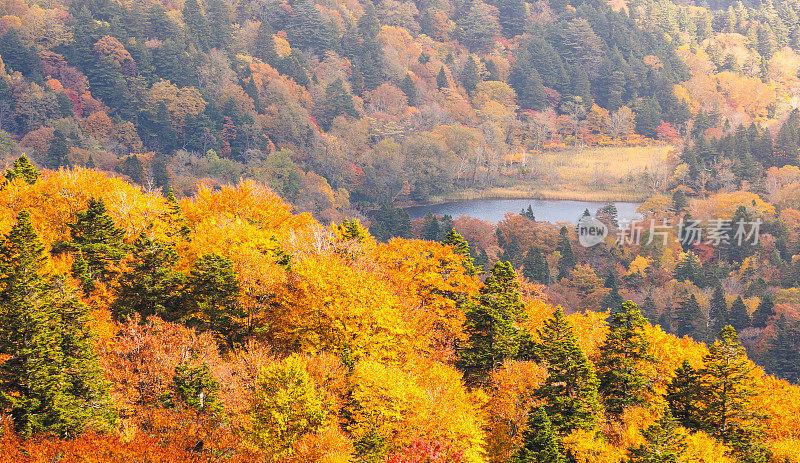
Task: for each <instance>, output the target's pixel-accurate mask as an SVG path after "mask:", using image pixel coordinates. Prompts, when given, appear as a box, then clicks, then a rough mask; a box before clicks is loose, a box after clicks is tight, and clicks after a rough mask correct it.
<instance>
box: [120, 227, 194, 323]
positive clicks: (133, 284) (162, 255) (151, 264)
mask: <svg viewBox="0 0 800 463" xmlns="http://www.w3.org/2000/svg"><path fill="white" fill-rule="evenodd" d="M177 262H178V254H177V253H176V252H175V249H174V247H173V246H172V245H170V244H169V243H165V242H163V241H160V240H157V239H151V238H149V237H147V236H146V235H144V234H142V235H140V236H139V238H138V239H137V240H136V241H135V242H134V243H133V253H132V255H131V262H130V267H129V269H128V270H127V271H126V272H124V273H123V274H122V275H120V277H119V290H118V292H117V297H116V299H115V301H114V303H113V304H112V306H111V311H112V313H113V314H114V316H115V317H116V318H117V319H118V320H124V319H125V318H127V317H130V316H132V315H133V314H136V313H138V314H139V315H140V316H141V317H142V319H143V320H144V319H145V318H147V317H149V316H151V315H158V316H160V317H161V318H164V319H167V320H170V319H174V318H175V317H176V316H177V312H178V311H179V310H180V305H181V289H182V285H183V282H184V279H185V278H184V275H183V274H182V273H180V272H177V271H176V270H175V264H176V263H177Z"/></svg>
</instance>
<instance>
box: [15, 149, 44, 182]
mask: <svg viewBox="0 0 800 463" xmlns="http://www.w3.org/2000/svg"><path fill="white" fill-rule="evenodd" d="M41 175H42V174H41V173H39V171H38V170H36V168H35V167H33V164H31V162H30V161H29V160H28V157H27V156H25V155H24V154H23V155H22V156H20V157H18V158H17V159H16V160H15V161H14V165H12V166H11V168H10V169H8V170H7V171H6V180H7V181H9V182H10V181H11V180H14V179H15V178H21V179H22V180H24V181H25V182H27V183H28V184H29V185H33V184H34V183H36V181H37V180H39V177H40V176H41Z"/></svg>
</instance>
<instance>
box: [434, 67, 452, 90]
mask: <svg viewBox="0 0 800 463" xmlns="http://www.w3.org/2000/svg"><path fill="white" fill-rule="evenodd" d="M448 86H449V85H448V83H447V74H445V72H444V66H442V67H440V68H439V73H438V74H436V88H438V89H439V90H441V89H443V88H445V87H448Z"/></svg>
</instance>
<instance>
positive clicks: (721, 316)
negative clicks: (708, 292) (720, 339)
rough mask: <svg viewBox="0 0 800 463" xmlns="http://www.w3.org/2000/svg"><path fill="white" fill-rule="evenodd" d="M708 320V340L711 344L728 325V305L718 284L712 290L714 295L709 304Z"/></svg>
mask: <svg viewBox="0 0 800 463" xmlns="http://www.w3.org/2000/svg"><path fill="white" fill-rule="evenodd" d="M708 318H709V320H708V325H709V327H710V328H711V332H710V333H709V336H708V340H709V341H710V342H713V341H714V339H715V338H716V336H717V333H719V332H720V330H721V329H722V328H723V327H725V325H727V324H728V303H727V301H725V293H724V292H723V290H722V285H719V284H718V285H717V286H716V288H714V294H713V295H712V296H711V302H710V303H709V308H708Z"/></svg>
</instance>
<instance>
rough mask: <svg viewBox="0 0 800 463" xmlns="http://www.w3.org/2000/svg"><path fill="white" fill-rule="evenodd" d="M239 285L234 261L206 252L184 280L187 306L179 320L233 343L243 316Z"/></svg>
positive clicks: (225, 341) (230, 344) (223, 340)
mask: <svg viewBox="0 0 800 463" xmlns="http://www.w3.org/2000/svg"><path fill="white" fill-rule="evenodd" d="M240 291H241V288H240V287H239V282H238V278H237V276H236V270H235V269H234V267H233V262H231V260H230V259H228V258H227V257H224V256H221V255H219V254H214V253H212V254H206V255H204V256H202V257H201V258H200V259H199V260H198V261H197V262H195V264H194V266H193V267H192V270H191V272H190V273H189V276H188V278H187V281H186V292H185V298H186V306H185V309H184V310H185V313H184V315H183V317H182V321H184V322H186V323H188V324H189V325H191V326H195V327H197V328H199V329H201V330H208V331H211V332H212V333H213V334H214V335H215V336H216V337H217V339H218V340H219V341H221V342H223V343H227V344H228V345H229V346H232V343H233V342H235V341H237V338H236V336H237V334H238V333H237V329H238V328H239V324H240V321H241V318H242V315H243V314H242V313H241V309H240V308H239V306H238V298H239V293H240Z"/></svg>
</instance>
